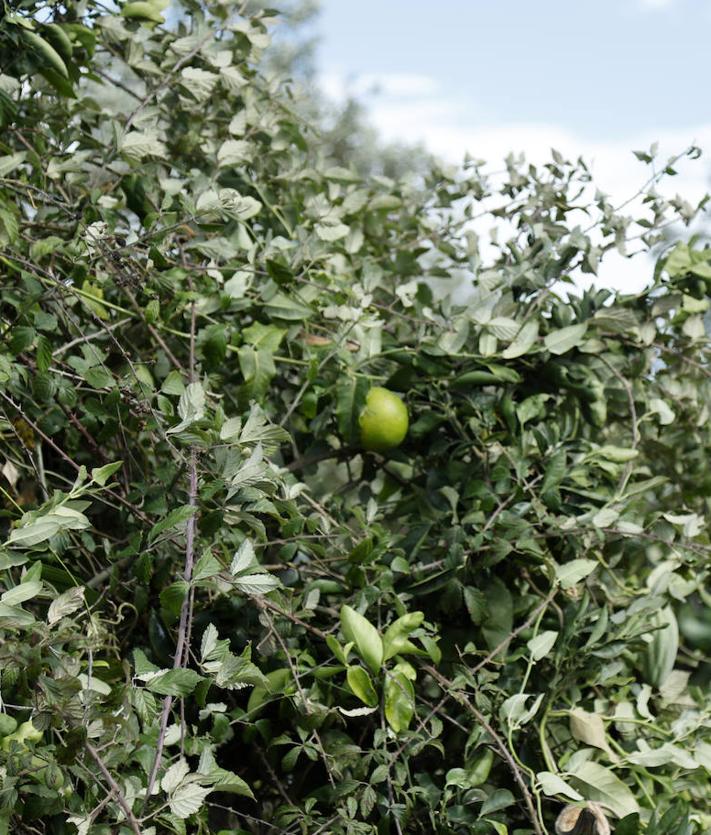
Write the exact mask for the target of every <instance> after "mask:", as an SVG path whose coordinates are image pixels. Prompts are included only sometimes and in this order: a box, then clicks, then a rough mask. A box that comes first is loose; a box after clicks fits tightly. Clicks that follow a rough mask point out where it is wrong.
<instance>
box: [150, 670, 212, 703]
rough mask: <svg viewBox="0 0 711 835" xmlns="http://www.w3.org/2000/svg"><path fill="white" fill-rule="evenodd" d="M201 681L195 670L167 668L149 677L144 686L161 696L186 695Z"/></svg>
mask: <svg viewBox="0 0 711 835" xmlns="http://www.w3.org/2000/svg"><path fill="white" fill-rule="evenodd" d="M201 681H203V678H202V676H200V675H198V673H196V672H195V670H167V671H166V672H164V673H160V674H159V675H157V676H155V677H154V678H151V679H150V681H148V682H147V683H146V686H147V687H148V689H149V690H150V691H151V692H152V693H159V694H160V695H161V696H176V697H183V696H188V695H189V694H190V693H192V692H193V690H194V689H195V688H196V687H197V685H198V684H199V683H200V682H201Z"/></svg>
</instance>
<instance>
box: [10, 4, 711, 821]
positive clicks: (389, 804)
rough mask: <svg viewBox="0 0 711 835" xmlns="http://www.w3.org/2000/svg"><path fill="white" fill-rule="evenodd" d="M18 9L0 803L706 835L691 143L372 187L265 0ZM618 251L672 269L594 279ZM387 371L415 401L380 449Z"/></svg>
mask: <svg viewBox="0 0 711 835" xmlns="http://www.w3.org/2000/svg"><path fill="white" fill-rule="evenodd" d="M14 7H15V10H14V11H13V12H12V13H10V12H9V11H8V10H6V11H5V12H4V16H3V17H2V18H0V67H2V73H3V74H2V75H0V126H1V127H2V133H1V134H0V288H1V295H0V333H1V334H2V340H1V342H0V472H1V473H2V476H1V477H0V496H1V498H2V510H1V511H0V541H2V544H1V545H0V592H1V595H2V596H1V597H0V667H1V668H2V673H1V676H2V677H1V679H0V682H1V689H0V695H1V698H2V713H1V714H0V735H2V741H1V742H0V832H3V833H38V832H39V833H52V834H53V835H59V833H62V835H63V834H64V833H75V832H78V833H80V835H108V833H114V832H120V833H139V832H142V833H164V832H166V833H167V832H173V833H219V832H223V833H226V832H231V833H236V832H243V833H271V832H279V833H308V835H317V833H343V834H344V835H345V833H348V835H350V834H351V833H380V834H381V835H385V833H461V834H462V835H463V833H492V832H494V833H499V835H501V833H504V834H505V833H511V835H514V834H516V835H523V834H524V833H531V832H534V833H538V835H540V833H544V832H548V833H552V832H553V831H554V828H555V827H554V823H555V820H556V818H557V817H558V816H559V814H560V813H561V811H562V810H563V809H564V807H565V806H566V805H567V804H572V805H573V806H576V809H575V810H570V809H569V810H568V811H567V815H568V819H569V820H570V819H571V818H576V817H577V816H578V814H580V821H579V827H578V830H576V832H580V831H582V828H583V824H584V822H585V821H586V820H589V821H590V824H589V828H588V829H587V830H586V831H587V832H588V833H590V832H596V833H597V835H604V832H605V827H606V825H607V822H608V821H609V824H610V825H613V826H615V832H616V833H618V835H634V833H642V832H646V833H647V835H686V833H704V832H708V831H709V829H710V828H711V803H710V801H711V797H710V793H709V771H711V739H710V738H709V737H710V734H709V714H710V712H711V707H710V703H709V680H710V678H711V667H710V666H709V660H708V653H709V651H710V650H711V617H710V616H709V592H708V566H709V554H710V553H711V543H710V542H709V536H708V533H707V529H706V521H707V518H708V508H709V496H711V478H710V477H709V472H708V460H709V448H710V446H711V444H710V440H711V439H710V438H709V428H708V417H709V402H710V398H709V393H710V392H709V375H710V374H711V370H710V365H709V344H708V340H707V337H706V330H705V326H704V316H705V315H706V311H707V309H708V306H709V303H708V298H707V297H708V292H707V290H708V287H709V286H711V250H709V249H707V248H705V247H704V245H703V244H702V243H701V242H699V241H691V242H690V243H689V244H686V243H678V244H675V245H673V246H671V245H669V244H667V243H665V240H666V238H665V234H666V230H667V227H668V226H669V225H670V224H671V223H672V222H673V221H677V225H679V223H682V224H683V223H688V222H689V221H690V220H691V219H692V217H693V216H694V215H695V214H696V211H697V208H700V207H697V208H693V207H689V206H688V205H687V204H686V203H685V202H684V201H683V200H681V199H677V200H674V201H666V200H665V199H663V198H662V197H660V196H658V195H657V194H656V192H655V190H654V188H655V185H656V184H657V182H658V180H659V179H660V177H662V176H665V175H669V174H673V166H674V164H675V163H674V161H673V160H672V161H666V160H662V161H659V160H657V159H656V158H655V156H654V154H653V152H650V153H649V154H646V153H639V154H638V157H640V159H641V163H639V164H641V165H643V164H647V165H649V166H650V180H649V183H648V185H647V187H646V188H645V189H644V190H643V192H641V193H640V195H638V196H637V199H636V201H634V202H632V203H630V204H629V207H628V208H627V212H629V211H632V212H633V214H629V213H626V211H625V208H624V207H623V208H622V209H615V208H614V207H613V206H612V205H611V204H610V203H609V201H608V200H607V199H606V198H605V196H604V195H602V194H600V193H597V192H596V190H595V189H594V186H593V185H592V184H591V182H590V176H589V173H588V171H587V169H586V167H585V165H584V163H583V162H582V161H580V160H578V161H576V162H570V161H567V160H565V159H564V158H562V157H561V156H560V155H559V154H557V153H555V152H554V153H553V156H552V159H551V161H550V162H549V163H548V164H546V165H543V166H531V165H528V164H526V163H525V161H523V160H521V159H515V158H509V159H508V160H507V163H506V169H505V171H504V172H503V173H501V172H499V173H494V174H489V173H487V172H488V169H487V168H486V167H485V166H484V165H483V163H480V162H478V161H475V160H469V161H468V162H467V163H466V164H465V166H464V167H463V168H462V169H461V170H459V171H456V172H450V171H447V170H444V169H441V168H437V167H434V168H433V169H432V170H431V171H430V172H429V173H428V174H427V176H426V178H425V179H424V180H413V181H411V182H407V181H404V182H393V181H390V180H387V179H385V178H381V177H372V178H370V179H367V180H363V179H361V178H360V177H358V176H357V175H356V174H354V173H353V172H352V171H351V170H350V169H349V168H347V167H343V166H335V165H334V164H333V161H332V160H329V159H328V158H327V157H324V154H323V152H322V146H321V145H320V141H319V134H318V130H317V129H316V128H314V127H312V126H310V125H308V124H305V123H304V121H303V119H302V118H301V117H300V116H299V109H298V107H297V103H296V102H295V101H294V100H293V99H292V98H291V97H290V94H289V87H288V84H287V83H286V80H285V79H277V80H274V79H273V78H266V77H264V76H263V75H262V74H261V72H260V55H261V54H262V51H263V50H264V49H265V48H266V46H267V43H268V31H267V30H268V25H269V24H270V23H271V22H273V21H272V20H271V18H270V17H269V15H270V13H268V12H263V13H259V14H255V16H253V17H241V16H240V15H239V10H238V8H237V5H236V4H233V3H229V2H224V3H219V2H207V3H197V2H186V1H185V0H183V2H182V3H180V4H178V3H173V4H172V6H171V9H170V15H169V21H170V22H169V23H165V22H161V21H162V20H163V17H162V15H161V4H160V3H159V2H156V0H148V2H144V1H143V0H140V2H129V3H127V4H124V5H123V6H122V8H121V10H120V12H119V11H116V12H113V11H111V10H110V8H108V7H106V6H103V5H102V4H100V3H98V2H95V0H87V1H86V2H83V3H78V2H74V0H67V2H66V3H65V5H64V6H55V5H53V4H49V3H45V2H36V3H35V2H19V3H16V4H14ZM166 14H167V12H166ZM40 21H42V22H40ZM685 153H686V154H687V155H689V156H696V155H698V149H695V148H690V149H688V151H687V152H685ZM631 164H638V163H635V162H634V161H633V162H632V163H631ZM494 227H495V228H496V229H497V234H496V235H495V236H493V237H492V239H491V240H486V241H484V240H480V239H479V238H478V237H477V234H475V232H474V231H473V230H474V229H477V230H481V229H482V228H487V229H488V228H494ZM610 250H617V251H619V252H622V253H623V254H631V253H633V252H635V251H638V250H642V251H648V250H651V251H653V252H655V253H656V255H657V260H656V265H657V266H656V269H655V270H654V275H653V276H650V286H649V288H648V289H647V290H646V291H644V292H642V293H640V294H637V295H630V296H623V295H619V294H618V295H615V294H613V293H611V292H609V291H606V290H600V291H595V290H590V291H588V292H586V293H584V294H582V295H580V294H576V293H574V292H573V293H572V294H571V296H570V298H568V296H567V291H566V289H565V288H566V287H567V286H568V284H569V283H570V282H571V280H572V279H571V276H580V274H581V273H587V274H592V275H593V276H594V274H595V272H596V270H597V268H598V265H599V263H600V261H601V259H602V258H603V257H604V256H605V254H606V253H607V252H608V251H610ZM457 282H459V283H460V284H462V283H463V286H464V287H465V291H464V292H461V288H460V292H459V293H458V295H456V296H452V294H451V293H448V292H446V290H447V287H448V286H449V285H452V284H456V283H457ZM455 298H459V299H462V301H460V302H455V301H454V299H455ZM373 385H382V386H386V387H387V388H389V389H391V390H393V391H395V392H398V393H400V394H401V396H402V397H403V398H404V399H405V401H406V403H407V405H408V409H409V412H410V417H411V427H410V431H409V434H408V436H407V438H406V440H405V442H404V443H403V444H402V445H401V446H400V447H399V448H397V449H396V450H394V451H392V452H391V453H389V454H386V455H382V456H381V455H375V454H370V453H364V452H363V451H362V450H361V449H360V447H359V438H358V414H359V411H360V409H361V408H362V405H363V402H364V399H365V394H366V392H367V390H368V389H369V388H370V387H371V386H373ZM16 726H17V727H16ZM584 802H586V803H587V804H588V805H587V806H586V807H585V808H586V809H587V810H588V811H585V812H582V813H581V812H580V809H582V808H583V807H584V806H585V803H584ZM620 819H622V820H621V821H620ZM564 820H565V819H564V818H562V819H561V820H560V822H559V831H563V828H564ZM593 821H594V823H593Z"/></svg>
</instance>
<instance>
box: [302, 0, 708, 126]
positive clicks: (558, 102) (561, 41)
mask: <svg viewBox="0 0 711 835" xmlns="http://www.w3.org/2000/svg"><path fill="white" fill-rule="evenodd" d="M318 28H319V31H320V33H321V35H322V42H321V45H320V48H319V53H318V55H319V64H320V67H321V69H322V71H324V72H326V73H328V72H333V71H336V72H341V73H344V74H355V75H357V74H363V73H370V74H388V73H400V74H401V73H411V74H417V75H421V74H424V75H430V76H432V77H433V78H435V79H437V80H438V81H440V83H441V85H442V88H443V89H446V90H447V91H448V94H450V95H453V96H456V97H457V98H459V99H461V100H462V101H466V102H467V103H468V104H469V106H470V110H471V114H472V116H476V117H478V118H480V119H481V120H482V121H484V122H491V121H493V120H496V121H497V122H500V123H502V124H504V123H511V122H519V121H527V122H528V121H544V122H555V123H558V124H561V125H565V126H566V127H568V128H569V129H570V130H573V131H575V132H580V133H584V134H585V135H586V136H588V137H590V138H591V139H611V138H622V137H624V136H625V135H629V134H636V133H638V132H639V130H640V129H645V128H651V129H653V128H666V129H669V128H683V127H695V126H696V125H698V124H699V122H705V121H707V119H708V116H709V108H710V107H711V97H710V96H709V93H708V82H709V77H710V75H711V73H710V71H709V36H710V34H711V4H710V3H708V2H706V1H705V0H671V2H666V3H665V2H664V0H657V2H654V0H647V1H646V2H644V0H594V1H592V0H587V2H586V1H585V0H538V2H525V1H524V0H437V2H436V3H435V2H425V0H409V2H408V0H357V2H348V0H324V2H323V5H322V15H321V19H320V22H319V26H318Z"/></svg>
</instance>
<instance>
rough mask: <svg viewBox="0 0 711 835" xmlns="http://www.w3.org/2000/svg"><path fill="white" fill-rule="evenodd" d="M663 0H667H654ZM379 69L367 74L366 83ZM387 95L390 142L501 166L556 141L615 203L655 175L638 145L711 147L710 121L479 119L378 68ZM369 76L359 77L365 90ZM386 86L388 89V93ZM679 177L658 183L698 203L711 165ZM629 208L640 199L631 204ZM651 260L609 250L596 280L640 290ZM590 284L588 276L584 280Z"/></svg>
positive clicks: (669, 150)
mask: <svg viewBox="0 0 711 835" xmlns="http://www.w3.org/2000/svg"><path fill="white" fill-rule="evenodd" d="M649 2H662V0H649ZM375 77H376V76H367V77H365V78H366V79H368V82H369V81H370V80H372V79H373V78H375ZM377 78H378V79H379V81H380V86H381V90H382V91H384V92H383V94H382V95H377V96H373V97H367V99H366V102H367V103H369V105H370V106H369V108H368V109H369V113H370V118H371V121H372V123H373V125H374V126H375V127H376V128H377V129H378V131H379V132H380V134H381V135H382V136H383V138H384V139H386V140H390V141H400V142H402V141H406V142H411V143H416V142H422V143H423V144H424V145H425V146H426V147H427V148H428V149H429V150H431V151H432V152H433V153H435V154H436V155H438V156H440V157H441V158H442V159H444V160H446V161H449V162H451V163H454V164H457V163H460V162H461V161H462V159H463V157H464V155H465V154H466V153H469V154H470V155H471V156H473V157H476V158H480V159H483V160H486V161H487V162H488V163H489V164H491V165H492V166H499V165H500V163H501V162H502V160H503V158H504V157H505V156H506V155H507V154H508V153H509V152H511V151H513V152H515V153H525V156H526V159H527V160H529V161H531V162H533V163H542V162H545V161H548V160H550V151H551V148H555V149H556V150H557V151H560V152H561V153H562V154H563V155H564V156H566V157H567V158H569V159H577V158H578V157H583V159H584V160H585V161H586V163H587V164H588V165H589V167H590V170H591V172H592V175H593V178H594V182H595V185H596V186H597V187H598V188H600V189H601V190H602V191H604V192H606V193H607V194H608V195H609V196H610V198H611V200H612V202H613V204H614V205H620V204H621V203H623V202H625V201H626V200H628V199H629V198H631V197H633V196H634V195H635V194H636V193H637V192H638V191H639V190H640V189H641V188H642V186H643V185H644V184H645V183H646V181H647V180H648V179H649V177H650V176H651V173H652V171H651V169H650V167H649V166H647V165H645V164H643V163H641V162H640V161H639V160H637V159H636V157H635V156H634V155H633V153H632V151H633V150H648V149H649V148H650V146H651V145H652V143H654V142H658V143H659V160H660V162H662V163H664V162H665V161H666V160H667V159H668V157H670V156H672V155H675V154H677V153H679V152H681V151H683V150H684V149H685V148H687V147H688V146H689V145H691V144H697V145H699V146H700V147H701V148H703V149H711V122H706V123H700V124H698V125H696V126H692V127H689V128H688V129H674V130H658V131H641V132H638V133H636V134H631V135H629V136H625V137H623V138H621V139H610V140H601V139H594V138H590V137H586V136H583V135H579V134H576V133H574V132H573V131H570V130H569V129H567V128H565V127H563V126H561V125H556V124H549V123H533V122H514V123H510V124H478V123H477V122H476V118H477V114H476V113H475V114H472V113H471V106H470V105H468V104H466V103H464V102H462V101H459V100H457V99H456V98H453V97H447V96H443V95H441V94H438V85H437V83H436V82H435V80H434V79H430V78H428V77H427V76H409V75H394V76H387V75H380V76H377ZM372 86H373V85H372V84H369V83H367V82H361V81H360V80H358V82H357V83H355V82H354V83H353V86H352V87H350V88H348V89H349V90H350V92H351V93H353V91H354V90H355V89H357V88H360V89H362V90H364V91H365V92H367V91H368V90H370V89H372ZM324 89H325V90H326V92H327V93H328V94H331V95H333V93H334V92H335V91H338V93H339V95H338V96H337V97H338V98H341V97H342V96H343V95H344V94H345V93H344V91H345V90H346V87H345V86H344V81H343V78H342V77H339V76H338V75H337V74H335V73H334V74H331V75H329V76H327V77H326V83H325V84H324ZM385 91H387V94H385ZM675 168H676V170H677V171H678V175H677V176H676V177H668V178H665V179H664V180H662V182H661V183H660V185H659V186H658V187H657V190H658V191H659V193H661V194H663V195H664V196H666V197H673V196H675V195H677V194H680V195H682V197H684V199H686V200H688V201H689V202H691V203H694V202H698V201H699V200H700V199H701V198H702V197H703V195H704V194H705V193H706V192H707V190H708V189H709V182H708V167H707V165H706V164H705V163H704V158H703V157H702V160H701V161H700V162H699V161H692V160H689V159H682V160H680V161H679V163H678V164H677V165H676V166H675ZM628 208H629V209H630V210H633V209H634V206H633V205H632V206H630V207H628ZM651 269H652V268H651V265H650V260H649V258H648V257H646V256H644V255H642V256H637V257H635V258H631V259H626V258H623V257H622V256H619V255H616V254H615V255H609V256H608V257H607V258H606V259H605V262H603V266H602V269H601V272H600V275H599V276H597V277H596V278H593V280H594V282H595V284H596V285H598V286H600V285H601V286H608V287H614V288H616V289H619V290H624V291H627V292H634V291H635V290H638V289H641V288H642V287H643V286H644V285H645V284H646V283H648V281H649V277H650V275H651ZM589 283H591V280H590V278H589V277H587V276H582V277H581V281H580V286H586V285H588V284H589Z"/></svg>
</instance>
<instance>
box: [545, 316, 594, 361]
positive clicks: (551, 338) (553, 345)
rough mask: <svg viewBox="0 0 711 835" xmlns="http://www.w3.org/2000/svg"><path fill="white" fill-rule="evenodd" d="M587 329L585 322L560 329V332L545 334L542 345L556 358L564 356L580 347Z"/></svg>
mask: <svg viewBox="0 0 711 835" xmlns="http://www.w3.org/2000/svg"><path fill="white" fill-rule="evenodd" d="M587 329H588V326H587V323H586V322H582V323H581V324H579V325H569V326H568V327H567V328H561V329H560V330H557V331H553V332H552V333H549V334H546V336H545V338H544V340H543V344H544V345H545V346H546V348H547V349H548V350H549V351H550V352H551V354H555V355H556V356H559V355H560V354H565V353H567V352H568V351H570V350H571V349H572V348H575V347H577V346H578V345H580V343H581V342H582V341H583V337H584V336H585V332H586V331H587Z"/></svg>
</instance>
